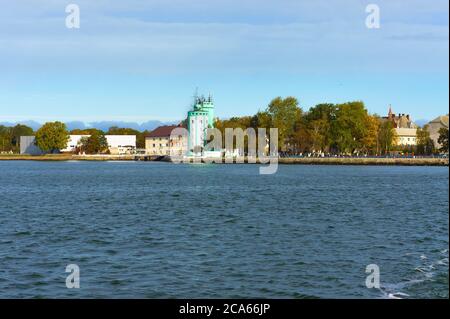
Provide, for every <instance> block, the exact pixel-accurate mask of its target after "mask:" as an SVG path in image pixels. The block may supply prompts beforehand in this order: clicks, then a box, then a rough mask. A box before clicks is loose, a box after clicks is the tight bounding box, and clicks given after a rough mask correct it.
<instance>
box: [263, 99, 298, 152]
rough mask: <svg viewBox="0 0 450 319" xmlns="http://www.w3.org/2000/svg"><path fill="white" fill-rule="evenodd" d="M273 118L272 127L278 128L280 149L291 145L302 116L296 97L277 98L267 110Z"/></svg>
mask: <svg viewBox="0 0 450 319" xmlns="http://www.w3.org/2000/svg"><path fill="white" fill-rule="evenodd" d="M266 112H267V114H269V115H270V117H271V124H272V127H274V128H278V147H279V148H280V149H281V148H283V145H285V144H286V143H289V142H290V140H291V139H292V138H293V136H294V128H295V123H296V122H297V121H298V119H299V118H300V116H301V115H302V109H301V108H300V107H299V103H298V100H297V99H296V98H295V97H292V96H289V97H287V98H284V99H283V98H281V97H277V98H275V99H273V100H272V101H271V102H270V103H269V105H268V106H267V109H266Z"/></svg>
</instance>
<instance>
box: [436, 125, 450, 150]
mask: <svg viewBox="0 0 450 319" xmlns="http://www.w3.org/2000/svg"><path fill="white" fill-rule="evenodd" d="M438 143H439V144H441V148H440V149H439V150H440V151H441V152H443V153H448V128H445V127H441V128H440V129H439V138H438Z"/></svg>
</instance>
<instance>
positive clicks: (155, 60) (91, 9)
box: [0, 0, 449, 123]
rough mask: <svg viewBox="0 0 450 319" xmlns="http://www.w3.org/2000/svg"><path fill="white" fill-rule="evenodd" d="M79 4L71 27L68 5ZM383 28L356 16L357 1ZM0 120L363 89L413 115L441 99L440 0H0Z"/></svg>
mask: <svg viewBox="0 0 450 319" xmlns="http://www.w3.org/2000/svg"><path fill="white" fill-rule="evenodd" d="M70 3H74V4H77V5H78V6H79V8H80V28H79V29H75V28H72V29H69V28H67V27H66V24H65V19H66V16H67V15H68V13H66V12H65V8H66V6H67V5H68V4H70ZM370 3H374V4H377V5H378V7H379V8H380V28H379V29H369V28H367V27H366V18H367V16H368V13H367V12H366V6H367V5H368V4H370ZM0 5H1V10H0V122H4V121H24V120H34V121H38V122H45V121H53V120H61V121H84V122H92V121H100V120H120V121H136V122H138V123H142V122H145V121H149V120H161V121H175V120H180V119H183V118H184V117H185V116H186V112H187V111H188V109H189V107H190V104H191V103H192V99H193V95H194V92H195V90H196V89H197V88H198V92H199V93H202V94H205V95H208V94H212V95H213V97H214V100H215V103H216V115H217V116H218V117H221V118H228V117H232V116H242V115H252V114H255V113H256V112H257V111H258V110H264V109H265V108H266V106H267V104H268V103H269V102H270V100H271V99H273V98H275V97H277V96H282V97H285V96H295V97H297V98H298V100H299V102H300V106H301V107H302V108H303V110H308V109H309V108H310V107H312V106H314V105H316V104H318V103H342V102H347V101H354V100H361V101H363V102H364V103H365V105H366V107H367V109H368V110H369V112H370V113H377V114H380V115H385V114H386V113H387V110H388V106H389V104H392V108H393V111H394V112H396V113H408V114H411V116H412V118H413V120H419V119H428V120H431V119H433V118H435V117H437V116H438V115H442V114H447V113H448V107H449V91H448V85H449V64H448V63H449V18H448V15H449V8H448V1H447V0H433V1H429V0H408V1H405V0H370V1H363V0H333V1H329V0H314V1H309V0H264V1H261V0H239V1H237V0H214V1H211V0H185V1H182V0H171V1H167V0H147V1H140V0H127V1H122V0H116V1H113V0H95V1H94V0H70V1H63V0H17V1H10V0H0Z"/></svg>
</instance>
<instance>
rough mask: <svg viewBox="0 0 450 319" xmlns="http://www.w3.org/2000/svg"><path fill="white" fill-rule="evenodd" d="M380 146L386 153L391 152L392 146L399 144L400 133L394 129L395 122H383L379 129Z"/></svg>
mask: <svg viewBox="0 0 450 319" xmlns="http://www.w3.org/2000/svg"><path fill="white" fill-rule="evenodd" d="M378 139H379V141H380V147H381V150H382V151H383V152H384V154H387V153H389V151H391V150H392V147H393V146H394V145H396V144H397V140H398V135H397V132H395V130H394V124H393V123H392V122H391V121H389V120H387V121H384V122H383V123H381V125H380V130H379V137H378Z"/></svg>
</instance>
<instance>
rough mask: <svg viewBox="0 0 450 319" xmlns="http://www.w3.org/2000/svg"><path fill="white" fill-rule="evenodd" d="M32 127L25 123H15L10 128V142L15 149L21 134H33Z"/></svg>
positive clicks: (17, 146) (17, 147)
mask: <svg viewBox="0 0 450 319" xmlns="http://www.w3.org/2000/svg"><path fill="white" fill-rule="evenodd" d="M33 134H34V132H33V129H32V128H31V127H28V126H26V125H22V124H17V125H16V126H14V127H13V128H12V131H11V135H12V136H11V137H12V140H11V144H12V145H14V148H15V149H16V150H19V143H20V137H21V136H30V135H33Z"/></svg>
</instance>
